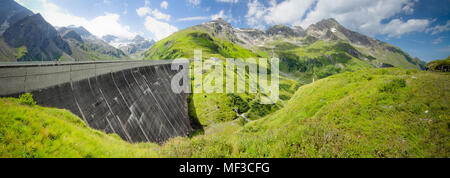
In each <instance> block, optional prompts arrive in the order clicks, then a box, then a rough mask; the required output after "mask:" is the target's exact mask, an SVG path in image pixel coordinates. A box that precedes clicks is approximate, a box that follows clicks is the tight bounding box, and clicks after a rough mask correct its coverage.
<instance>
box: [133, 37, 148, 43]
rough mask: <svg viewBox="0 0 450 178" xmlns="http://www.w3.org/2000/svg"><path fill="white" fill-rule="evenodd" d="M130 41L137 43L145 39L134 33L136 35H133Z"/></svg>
mask: <svg viewBox="0 0 450 178" xmlns="http://www.w3.org/2000/svg"><path fill="white" fill-rule="evenodd" d="M131 41H132V42H135V43H139V42H142V41H145V38H144V37H142V36H140V35H136V37H134V39H133V40H131Z"/></svg>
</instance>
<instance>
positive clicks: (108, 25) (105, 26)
mask: <svg viewBox="0 0 450 178" xmlns="http://www.w3.org/2000/svg"><path fill="white" fill-rule="evenodd" d="M36 1H38V4H39V5H40V6H38V7H35V8H31V10H32V11H33V12H35V13H41V14H42V16H43V17H44V18H45V20H46V21H47V22H49V23H50V24H52V25H53V26H59V27H62V26H69V25H76V26H83V27H84V28H86V29H87V30H88V31H89V32H91V33H92V34H94V35H96V36H97V37H101V36H104V35H114V36H117V37H120V38H133V37H134V36H135V35H136V33H133V32H131V31H130V27H129V26H126V25H122V24H120V22H119V20H120V15H118V14H114V13H105V15H102V16H98V17H95V18H94V19H91V20H88V19H85V18H83V17H79V16H75V15H71V14H70V13H68V12H67V11H66V10H65V9H62V8H60V7H59V6H57V5H55V4H53V3H50V2H48V1H47V0H36ZM23 5H24V6H25V7H26V5H27V4H26V3H23Z"/></svg>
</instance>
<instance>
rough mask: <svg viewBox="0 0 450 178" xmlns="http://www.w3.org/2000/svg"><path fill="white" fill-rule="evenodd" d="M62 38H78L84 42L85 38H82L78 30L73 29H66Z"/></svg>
mask: <svg viewBox="0 0 450 178" xmlns="http://www.w3.org/2000/svg"><path fill="white" fill-rule="evenodd" d="M62 38H63V39H65V40H70V39H73V40H76V41H78V42H81V43H82V42H83V39H82V38H81V36H80V35H79V34H78V33H77V32H75V31H73V30H67V31H65V32H64V33H63V34H62Z"/></svg>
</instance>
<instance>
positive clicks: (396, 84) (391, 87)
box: [380, 79, 406, 92]
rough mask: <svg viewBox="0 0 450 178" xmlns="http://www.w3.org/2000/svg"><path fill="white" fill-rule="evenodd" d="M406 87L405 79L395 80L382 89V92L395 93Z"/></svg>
mask: <svg viewBox="0 0 450 178" xmlns="http://www.w3.org/2000/svg"><path fill="white" fill-rule="evenodd" d="M405 87H406V81H405V79H394V80H392V81H391V82H389V83H387V84H386V85H384V86H383V87H381V88H380V92H394V91H397V90H398V89H400V88H405Z"/></svg>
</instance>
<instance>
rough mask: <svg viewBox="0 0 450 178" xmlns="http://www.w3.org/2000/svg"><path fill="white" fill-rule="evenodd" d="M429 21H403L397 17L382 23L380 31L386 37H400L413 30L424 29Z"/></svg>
mask: <svg viewBox="0 0 450 178" xmlns="http://www.w3.org/2000/svg"><path fill="white" fill-rule="evenodd" d="M429 23H430V22H429V21H428V20H421V19H411V20H408V21H406V22H403V21H401V20H399V19H394V20H392V21H391V22H389V23H388V24H386V25H384V27H383V29H382V30H381V32H380V33H381V34H385V35H387V36H388V37H400V36H402V35H403V34H406V33H410V32H414V31H425V29H426V27H427V26H428V25H429Z"/></svg>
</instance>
